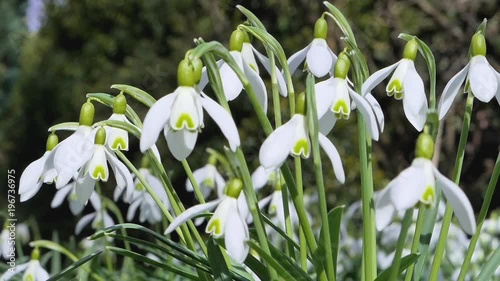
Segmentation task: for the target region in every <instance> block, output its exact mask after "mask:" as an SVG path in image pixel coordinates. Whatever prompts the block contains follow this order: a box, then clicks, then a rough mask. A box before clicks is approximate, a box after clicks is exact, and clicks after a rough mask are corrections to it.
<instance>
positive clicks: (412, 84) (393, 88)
mask: <svg viewBox="0 0 500 281" xmlns="http://www.w3.org/2000/svg"><path fill="white" fill-rule="evenodd" d="M417 51H418V42H417V41H416V39H412V40H410V41H408V43H406V46H405V49H404V52H403V59H401V60H400V61H398V62H397V63H395V64H393V65H390V66H388V67H385V68H382V69H380V70H379V71H377V72H375V73H373V74H372V75H371V76H370V77H368V79H367V80H366V81H365V83H363V86H362V92H363V96H365V97H366V96H368V97H370V96H371V94H370V92H371V91H372V90H373V88H375V87H376V86H377V85H378V84H380V83H381V82H382V81H383V80H384V79H385V78H387V76H389V74H391V73H392V72H393V71H394V70H395V71H394V74H393V75H392V77H391V79H390V80H389V84H387V87H386V92H387V95H388V96H393V95H394V97H395V98H396V99H397V100H401V99H402V100H403V109H404V112H405V115H406V118H407V119H408V121H410V123H411V124H412V125H413V127H415V129H417V130H418V131H422V129H423V128H424V125H425V121H426V119H427V111H428V105H427V97H426V96H425V90H424V82H423V81H422V78H421V77H420V76H419V75H418V73H417V70H416V69H415V64H414V61H415V57H416V56H417ZM370 99H371V100H373V99H372V97H370ZM380 113H381V112H380V111H379V114H380Z"/></svg>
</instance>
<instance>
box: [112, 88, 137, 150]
mask: <svg viewBox="0 0 500 281" xmlns="http://www.w3.org/2000/svg"><path fill="white" fill-rule="evenodd" d="M126 109H127V99H126V98H125V95H123V94H122V93H121V94H119V95H118V96H117V97H116V98H115V101H114V102H113V114H112V115H111V117H109V119H108V120H115V121H122V122H125V123H128V124H130V125H132V126H134V127H135V125H133V124H132V123H131V122H130V121H129V120H128V119H127V117H126V116H125V111H126ZM105 128H106V133H107V135H108V140H107V141H106V143H107V146H108V147H109V148H110V149H111V150H125V151H128V133H127V131H125V130H123V129H119V128H115V127H110V126H106V127H105Z"/></svg>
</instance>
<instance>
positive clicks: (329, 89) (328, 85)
mask: <svg viewBox="0 0 500 281" xmlns="http://www.w3.org/2000/svg"><path fill="white" fill-rule="evenodd" d="M338 61H339V60H338ZM314 91H315V93H316V105H317V111H318V117H319V118H320V119H319V128H320V132H321V133H322V134H324V135H327V134H328V133H329V132H330V131H331V130H332V129H333V127H334V125H335V122H336V120H337V119H348V118H349V115H350V113H351V107H356V108H357V109H358V110H359V111H360V112H361V115H362V116H363V119H364V120H365V122H366V125H367V128H368V130H369V132H370V135H371V137H372V139H373V140H378V139H379V135H380V131H381V130H383V120H384V119H383V115H382V116H381V118H377V117H379V116H377V115H376V114H375V109H374V108H373V106H375V107H376V106H378V108H380V105H379V104H378V102H377V101H374V103H371V102H369V101H368V100H367V99H366V98H365V97H363V96H361V95H359V94H358V93H356V92H355V91H354V90H352V89H351V88H350V87H349V86H348V85H347V81H346V79H343V78H340V77H331V78H329V79H327V80H325V81H321V82H319V83H317V84H316V85H315V89H314ZM351 99H352V103H351ZM372 102H373V101H372ZM351 104H352V106H351ZM379 120H380V121H379ZM379 127H380V129H379Z"/></svg>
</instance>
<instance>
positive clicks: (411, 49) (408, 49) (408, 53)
mask: <svg viewBox="0 0 500 281" xmlns="http://www.w3.org/2000/svg"><path fill="white" fill-rule="evenodd" d="M417 52H418V42H417V39H415V38H413V39H411V40H410V41H408V42H407V43H406V46H405V49H404V51H403V58H405V59H409V60H413V61H414V60H415V58H416V57H417Z"/></svg>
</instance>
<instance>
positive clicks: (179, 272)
mask: <svg viewBox="0 0 500 281" xmlns="http://www.w3.org/2000/svg"><path fill="white" fill-rule="evenodd" d="M106 249H108V250H110V251H111V252H114V253H117V254H119V255H122V256H125V257H129V258H132V259H134V260H136V261H140V262H144V263H147V264H150V265H153V266H156V267H160V268H163V269H165V270H167V271H170V272H173V273H175V274H177V275H180V276H182V277H184V278H187V279H189V280H198V276H196V275H194V274H191V273H189V272H186V271H184V270H181V269H179V268H177V267H175V266H170V265H168V264H167V263H161V262H157V261H155V260H152V259H150V258H148V257H146V256H144V255H141V254H138V253H136V252H133V251H129V250H126V249H122V248H118V247H113V246H107V247H106Z"/></svg>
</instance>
